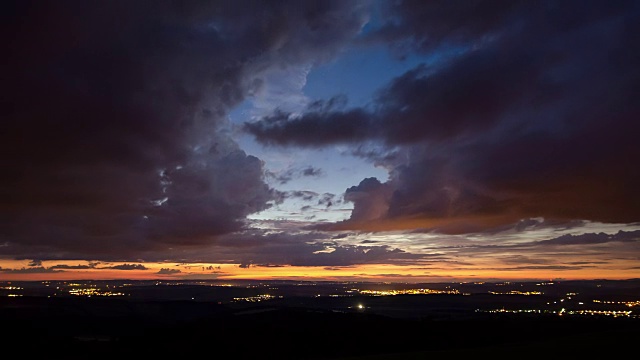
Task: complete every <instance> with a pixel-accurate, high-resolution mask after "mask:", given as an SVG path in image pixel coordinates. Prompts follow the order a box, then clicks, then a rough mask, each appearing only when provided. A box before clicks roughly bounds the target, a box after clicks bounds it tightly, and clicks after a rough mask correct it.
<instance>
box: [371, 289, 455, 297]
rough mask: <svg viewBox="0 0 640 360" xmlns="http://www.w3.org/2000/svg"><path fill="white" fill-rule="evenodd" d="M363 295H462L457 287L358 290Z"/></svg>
mask: <svg viewBox="0 0 640 360" xmlns="http://www.w3.org/2000/svg"><path fill="white" fill-rule="evenodd" d="M358 291H359V292H360V294H362V295H370V296H390V295H429V294H453V295H460V292H459V291H458V290H456V289H451V290H433V289H403V290H358Z"/></svg>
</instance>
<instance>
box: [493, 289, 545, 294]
mask: <svg viewBox="0 0 640 360" xmlns="http://www.w3.org/2000/svg"><path fill="white" fill-rule="evenodd" d="M489 293H490V294H493V295H542V294H543V293H541V292H540V291H518V290H511V291H507V292H497V291H489Z"/></svg>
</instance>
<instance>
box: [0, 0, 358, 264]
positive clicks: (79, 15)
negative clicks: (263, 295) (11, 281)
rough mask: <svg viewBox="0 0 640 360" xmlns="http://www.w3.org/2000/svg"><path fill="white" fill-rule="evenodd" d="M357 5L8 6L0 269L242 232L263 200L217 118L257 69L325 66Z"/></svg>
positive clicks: (0, 139) (261, 74) (270, 193)
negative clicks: (3, 263) (18, 260)
mask: <svg viewBox="0 0 640 360" xmlns="http://www.w3.org/2000/svg"><path fill="white" fill-rule="evenodd" d="M365 6H366V3H360V2H341V1H335V2H334V1H327V2H322V3H315V2H297V1H292V2H287V1H279V2H264V3H262V2H254V1H234V2H229V1H207V2H201V1H194V2H182V1H164V0H161V1H153V2H137V1H133V2H131V1H118V0H116V1H108V2H100V3H88V2H84V1H57V2H38V1H12V2H10V4H8V5H6V6H5V7H4V10H5V13H4V16H3V30H4V33H5V34H7V35H8V36H7V37H6V40H7V41H6V42H5V51H4V52H5V54H7V55H6V56H5V57H4V58H3V65H4V66H3V68H4V69H5V76H4V77H3V85H4V88H5V91H4V96H3V110H2V111H3V125H4V126H3V131H2V135H0V144H1V145H0V146H1V153H2V161H3V164H4V170H5V171H4V173H5V176H3V178H2V186H1V187H0V188H1V189H2V190H0V197H1V198H2V200H1V201H2V203H1V208H0V209H1V211H2V220H1V221H2V233H1V234H0V236H1V237H0V243H2V244H3V246H2V247H0V254H5V255H16V256H18V257H27V258H38V259H56V258H59V259H62V258H67V259H68V258H72V259H74V258H88V259H99V258H105V259H118V260H126V259H138V257H137V255H136V254H140V253H141V252H144V251H150V250H156V249H157V250H162V249H169V248H173V247H178V246H182V245H189V244H191V245H196V244H208V243H211V242H212V241H214V240H215V238H216V237H217V236H220V235H223V234H227V233H230V232H233V231H237V230H240V229H242V228H243V227H244V226H245V218H246V216H247V215H249V214H252V213H255V212H258V211H261V210H264V209H266V208H268V207H269V203H270V201H273V200H274V197H276V196H277V193H276V192H275V191H274V190H273V189H270V188H269V187H268V185H267V184H266V183H265V182H264V179H263V173H264V171H263V163H262V161H261V160H260V159H258V158H257V157H255V156H251V155H247V154H246V153H245V152H244V151H243V150H242V149H241V148H240V147H239V146H238V144H236V142H235V141H234V140H233V139H232V138H231V137H230V135H229V134H230V129H229V128H230V127H229V124H227V117H226V115H227V113H228V112H229V111H230V110H231V109H233V108H234V107H236V106H237V105H239V104H240V103H241V102H242V101H243V100H245V99H246V98H248V97H251V96H258V95H259V94H260V91H262V90H261V89H263V88H264V86H267V85H268V81H269V79H268V74H271V73H273V69H276V68H277V69H286V68H288V67H293V68H296V67H309V66H311V65H313V64H315V63H321V62H323V61H326V60H328V59H331V58H332V57H333V56H334V55H335V54H336V53H337V52H338V51H339V49H340V48H341V47H342V46H343V44H344V43H345V42H346V41H347V40H349V39H350V38H352V37H353V36H354V35H355V34H356V33H357V32H358V31H360V29H361V27H362V26H363V24H364V22H365V20H366V12H365V11H364V10H365ZM317 175H318V172H317V169H315V168H308V169H304V170H302V176H317Z"/></svg>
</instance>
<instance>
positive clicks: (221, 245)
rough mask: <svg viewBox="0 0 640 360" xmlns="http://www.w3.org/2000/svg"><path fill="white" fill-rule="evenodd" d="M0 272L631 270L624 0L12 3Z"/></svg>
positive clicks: (310, 274)
mask: <svg viewBox="0 0 640 360" xmlns="http://www.w3.org/2000/svg"><path fill="white" fill-rule="evenodd" d="M2 16H3V21H2V27H3V32H2V33H3V34H4V38H5V41H4V44H5V45H4V47H5V50H4V51H3V53H4V54H5V55H4V56H3V57H2V61H3V62H4V65H3V71H2V72H3V76H2V84H3V96H2V99H3V100H2V101H3V106H2V131H1V132H0V146H1V147H2V152H1V154H2V155H1V156H2V164H3V166H2V167H3V175H2V177H1V182H2V186H1V188H0V191H1V193H0V201H1V202H0V209H1V210H0V211H1V218H0V226H1V233H0V280H4V281H11V280H53V279H61V280H67V279H68V280H72V279H228V280H232V279H295V280H314V281H315V280H340V281H343V280H344V281H347V280H348V281H391V282H395V281H398V282H400V281H401V282H442V281H492V280H539V279H630V278H640V99H639V97H640V2H639V1H605V0H602V1H589V0H575V1H573V0H564V1H544V0H541V1H529V0H526V1H517V0H505V1H501V0H496V1H474V0H460V1H458V0H443V1H354V0H336V1H325V0H323V1H299V0H298V1H295V0H292V1H258V0H256V1H245V0H233V1H229V0H227V1H164V0H157V1H124V0H123V1H120V0H108V1H66V0H62V1H26V0H18V1H9V2H8V3H5V4H4V5H3V15H2Z"/></svg>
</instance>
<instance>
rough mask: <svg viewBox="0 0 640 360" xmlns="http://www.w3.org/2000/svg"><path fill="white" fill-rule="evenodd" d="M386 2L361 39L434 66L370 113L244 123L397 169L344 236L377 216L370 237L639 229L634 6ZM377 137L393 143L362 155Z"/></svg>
mask: <svg viewBox="0 0 640 360" xmlns="http://www.w3.org/2000/svg"><path fill="white" fill-rule="evenodd" d="M387 5H389V6H390V9H389V10H388V13H389V14H391V15H390V16H391V18H390V19H389V21H388V22H385V23H384V24H383V25H382V26H381V27H379V28H378V29H373V30H371V31H370V32H369V33H368V35H366V38H365V39H363V42H364V43H370V42H378V43H380V42H382V43H386V44H388V45H389V46H390V47H392V48H394V49H395V50H397V51H401V52H403V53H405V54H409V53H414V54H419V55H425V56H426V55H429V56H430V59H431V61H430V62H428V63H427V62H425V63H424V64H421V65H418V66H417V67H415V68H414V69H412V70H409V71H407V72H406V73H404V74H402V75H401V76H399V77H397V78H395V79H394V80H392V81H391V82H390V83H389V84H387V85H386V86H385V87H383V88H382V89H380V90H379V91H378V93H377V95H376V98H375V99H374V100H375V101H374V104H375V105H373V106H372V107H370V108H347V107H346V106H345V103H344V101H337V100H333V99H332V100H329V101H327V102H324V103H320V104H319V105H318V104H316V105H315V106H312V107H309V109H308V110H307V111H306V112H304V113H302V114H288V113H283V112H276V113H274V114H273V115H271V116H267V117H265V118H264V119H262V120H261V121H258V122H252V123H247V124H246V126H245V130H246V131H248V132H249V133H251V134H253V135H254V136H255V137H256V139H257V140H258V141H260V142H263V143H265V144H272V145H283V146H306V147H317V146H324V145H328V144H338V143H342V144H345V143H346V144H353V145H354V147H355V149H356V150H354V154H359V155H361V156H364V157H366V158H368V159H370V160H372V161H374V162H376V163H377V164H379V165H382V166H385V167H386V168H387V169H389V171H390V175H391V176H390V180H389V181H388V182H386V183H384V184H380V185H379V186H377V188H378V190H370V191H369V192H368V195H367V196H366V198H367V199H370V200H368V201H370V202H373V203H375V207H374V209H375V210H372V209H371V208H370V205H371V204H366V205H361V204H360V203H359V201H360V200H358V199H353V200H352V201H353V202H354V211H353V214H352V219H351V220H350V221H347V222H345V223H343V224H339V228H348V227H350V226H351V227H353V228H363V225H362V224H360V223H357V224H356V221H355V220H376V221H375V222H370V223H369V224H368V225H364V228H368V229H385V228H386V229H390V228H407V229H409V228H416V227H424V228H429V229H438V230H440V231H443V232H450V233H467V232H474V231H478V230H487V229H489V228H494V227H499V226H503V225H505V224H511V223H515V222H517V221H519V220H520V219H523V218H532V217H544V218H545V219H548V220H549V221H556V220H557V221H564V222H568V221H572V220H574V219H587V220H594V221H602V222H619V223H628V222H636V221H639V220H640V217H639V216H640V215H639V214H640V191H639V189H638V186H637V184H638V183H640V167H638V166H636V165H635V164H636V163H640V147H638V146H637V141H638V139H637V135H636V134H637V133H638V131H640V128H639V126H638V122H637V119H638V118H639V117H640V105H638V104H639V103H638V102H637V101H636V99H635V95H634V94H635V93H637V90H638V89H639V86H640V70H639V69H638V66H637V63H638V59H640V46H639V45H638V42H637V36H635V34H637V33H639V32H640V25H638V24H640V7H639V6H638V4H637V3H636V2H633V1H620V2H602V1H588V2H576V1H563V2H553V1H551V2H546V1H542V2H533V3H532V2H528V1H525V2H518V1H493V2H473V1H452V2H449V1H435V2H424V1H399V2H392V3H388V4H387ZM438 58H440V59H441V60H440V61H437V60H436V61H433V59H438ZM312 134H313V135H312ZM371 141H379V142H380V143H382V144H384V147H382V148H380V147H378V150H377V151H368V152H367V151H363V150H362V148H361V147H359V146H361V145H362V144H366V143H369V142H371ZM385 147H386V149H385ZM366 181H371V180H366ZM361 185H362V184H361ZM381 185H384V186H381ZM350 191H351V189H349V190H348V191H347V195H348V194H349V192H350ZM373 193H377V194H378V195H377V197H376V196H373ZM359 194H362V192H359ZM388 194H390V195H388ZM371 199H374V200H371ZM385 201H386V203H385ZM384 209H386V213H385V211H384ZM368 212H373V213H368Z"/></svg>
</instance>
